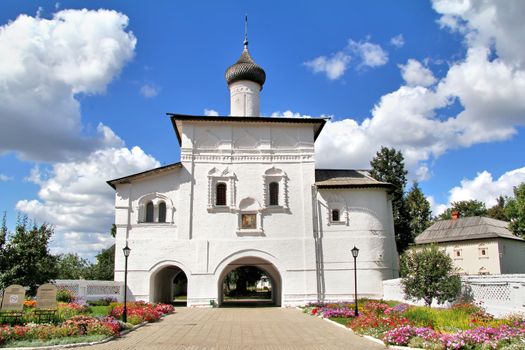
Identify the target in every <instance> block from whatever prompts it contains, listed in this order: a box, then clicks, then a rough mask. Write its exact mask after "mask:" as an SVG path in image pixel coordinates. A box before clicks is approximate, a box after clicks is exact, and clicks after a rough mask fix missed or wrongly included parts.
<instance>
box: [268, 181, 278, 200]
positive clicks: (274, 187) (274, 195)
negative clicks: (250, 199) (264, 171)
mask: <svg viewBox="0 0 525 350" xmlns="http://www.w3.org/2000/svg"><path fill="white" fill-rule="evenodd" d="M269 190H270V205H279V183H277V182H272V183H270V186H269Z"/></svg>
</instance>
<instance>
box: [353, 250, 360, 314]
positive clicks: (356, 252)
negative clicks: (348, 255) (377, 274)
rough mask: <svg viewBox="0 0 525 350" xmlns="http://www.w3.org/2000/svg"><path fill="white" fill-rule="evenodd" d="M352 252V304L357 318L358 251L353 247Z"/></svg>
mask: <svg viewBox="0 0 525 350" xmlns="http://www.w3.org/2000/svg"><path fill="white" fill-rule="evenodd" d="M351 252H352V257H353V258H354V288H355V289H354V303H355V309H354V313H355V316H356V317H357V316H359V309H358V307H357V266H356V263H357V256H358V255H359V249H358V248H357V247H356V246H354V247H353V248H352V250H351Z"/></svg>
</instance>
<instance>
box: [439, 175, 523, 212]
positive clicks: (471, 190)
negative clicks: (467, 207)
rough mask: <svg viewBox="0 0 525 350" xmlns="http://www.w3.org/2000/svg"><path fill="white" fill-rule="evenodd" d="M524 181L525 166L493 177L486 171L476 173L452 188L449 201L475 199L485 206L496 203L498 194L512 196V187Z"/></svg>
mask: <svg viewBox="0 0 525 350" xmlns="http://www.w3.org/2000/svg"><path fill="white" fill-rule="evenodd" d="M522 182H525V167H523V168H519V169H515V170H511V171H508V172H506V173H505V174H503V175H501V176H500V177H499V178H497V179H494V178H493V177H492V174H491V173H490V172H488V171H483V172H481V173H478V174H477V176H476V177H475V178H473V179H463V180H462V181H461V184H460V186H456V187H454V188H452V189H451V190H450V191H449V193H450V196H449V203H452V202H457V201H462V200H469V199H476V200H478V201H481V202H484V203H485V204H486V205H487V207H491V206H493V205H496V199H497V198H498V196H500V195H503V196H512V195H513V188H514V187H515V186H518V185H519V184H520V183H522Z"/></svg>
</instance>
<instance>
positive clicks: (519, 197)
mask: <svg viewBox="0 0 525 350" xmlns="http://www.w3.org/2000/svg"><path fill="white" fill-rule="evenodd" d="M505 214H506V215H507V217H508V219H509V221H510V224H509V229H510V230H511V231H512V232H513V233H514V234H515V235H516V236H520V237H525V182H522V183H521V184H520V185H518V186H516V187H514V198H509V199H508V201H507V205H506V206H505Z"/></svg>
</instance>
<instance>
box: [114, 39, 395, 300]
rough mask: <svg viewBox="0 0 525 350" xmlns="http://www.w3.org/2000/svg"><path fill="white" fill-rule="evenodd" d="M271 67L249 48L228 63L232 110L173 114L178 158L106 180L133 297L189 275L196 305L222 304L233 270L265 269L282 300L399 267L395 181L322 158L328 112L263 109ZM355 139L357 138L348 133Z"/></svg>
mask: <svg viewBox="0 0 525 350" xmlns="http://www.w3.org/2000/svg"><path fill="white" fill-rule="evenodd" d="M265 79H266V74H265V72H264V70H263V69H262V68H261V67H260V66H258V65H257V64H256V63H255V62H254V61H253V59H252V58H251V56H250V54H249V52H248V42H247V41H246V40H245V43H244V50H243V51H242V54H241V57H240V58H239V60H238V61H237V62H236V63H235V64H233V65H232V66H231V67H229V68H228V69H227V71H226V81H227V85H228V88H229V91H230V99H231V113H230V116H213V117H211V116H191V115H179V114H171V113H168V114H169V116H170V118H171V122H172V124H173V128H174V130H175V136H176V137H177V139H178V141H179V144H180V153H181V155H180V162H178V163H174V164H170V165H165V166H162V167H159V168H155V169H151V170H148V171H145V172H142V173H138V174H133V175H129V176H126V177H122V178H119V179H114V180H111V181H108V184H109V185H110V186H112V187H113V188H114V189H115V191H116V196H115V224H116V227H117V234H116V255H115V280H117V281H123V280H124V255H123V253H122V248H123V247H124V246H125V245H126V243H127V244H128V246H129V247H130V248H131V254H130V256H129V259H128V291H127V292H128V296H129V298H130V299H132V300H145V301H152V302H171V301H172V300H173V296H174V293H175V290H176V289H177V284H176V283H174V281H180V280H181V278H180V277H181V276H183V275H181V274H184V276H185V280H187V304H188V306H209V305H210V304H213V303H214V304H218V305H221V304H222V303H223V299H224V295H223V282H224V279H225V277H226V275H227V274H228V273H229V272H231V271H232V270H234V269H235V268H237V267H240V266H255V267H258V268H260V269H261V270H263V271H264V272H265V275H267V276H268V277H269V279H270V283H271V286H272V300H273V302H274V303H275V305H278V306H293V305H301V304H305V303H307V302H310V301H318V300H325V301H328V300H353V298H354V259H353V257H352V254H351V249H352V248H353V247H354V246H356V247H357V248H359V249H360V251H359V256H358V258H357V281H358V294H359V297H381V296H382V281H383V280H385V279H391V278H396V277H397V276H398V262H397V261H398V255H397V251H396V245H395V242H394V225H393V217H392V207H391V200H390V196H389V191H390V189H391V185H390V184H388V183H384V182H380V181H377V180H375V179H373V178H372V177H371V176H370V175H369V174H368V173H367V172H366V171H362V170H332V169H316V168H315V159H314V150H315V140H316V138H317V137H318V136H319V134H320V133H321V132H322V129H323V126H324V124H325V122H326V120H325V119H315V118H310V119H306V118H305V119H301V118H271V117H261V116H260V113H259V94H260V92H261V89H262V87H263V84H264V82H265ZM348 142H352V140H351V139H349V140H348Z"/></svg>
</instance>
